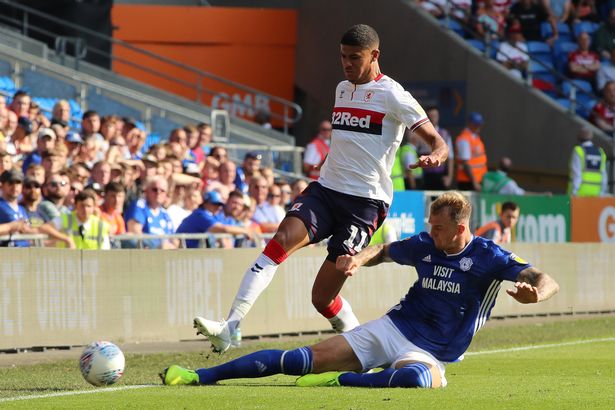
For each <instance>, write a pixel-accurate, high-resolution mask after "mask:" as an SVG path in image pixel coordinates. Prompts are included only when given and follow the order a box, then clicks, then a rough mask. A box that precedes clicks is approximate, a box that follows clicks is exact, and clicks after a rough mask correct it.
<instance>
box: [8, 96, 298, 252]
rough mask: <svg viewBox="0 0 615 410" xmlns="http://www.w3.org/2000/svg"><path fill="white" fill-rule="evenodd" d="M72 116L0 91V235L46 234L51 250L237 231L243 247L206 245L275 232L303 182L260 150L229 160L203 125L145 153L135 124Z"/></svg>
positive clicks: (157, 242) (155, 243)
mask: <svg viewBox="0 0 615 410" xmlns="http://www.w3.org/2000/svg"><path fill="white" fill-rule="evenodd" d="M71 120H72V117H71V109H70V104H69V103H68V102H67V101H64V100H60V101H58V102H57V103H56V104H55V106H54V107H53V111H52V112H51V114H50V115H48V116H46V115H44V113H42V112H41V110H40V109H39V108H38V107H37V106H36V104H34V103H33V102H32V99H31V96H30V95H28V93H27V92H24V91H21V90H20V91H17V92H16V93H15V94H14V95H13V96H12V97H8V98H7V97H5V96H1V95H0V184H1V190H0V193H1V195H0V196H1V197H0V234H4V235H7V234H8V235H11V234H15V233H20V234H45V235H47V237H48V239H47V240H46V244H45V245H47V246H58V247H70V248H80V249H101V248H102V249H104V248H109V247H111V246H114V245H115V244H116V242H114V241H112V240H111V239H112V238H113V237H114V236H116V235H123V234H135V235H138V234H155V235H164V234H174V233H233V234H243V235H244V236H245V239H244V240H243V242H242V241H241V240H227V239H224V238H223V239H220V240H219V241H217V243H212V242H208V243H207V245H208V246H224V247H233V246H245V245H246V241H247V243H248V244H252V245H254V244H255V242H254V241H252V240H253V239H254V236H255V235H256V234H259V233H263V232H272V231H275V229H276V228H277V224H279V222H280V221H281V218H282V217H283V215H284V210H285V208H286V207H288V206H289V205H290V203H291V200H292V199H293V198H294V197H296V195H298V194H299V193H300V192H301V191H302V189H303V188H304V187H305V184H306V183H305V182H304V181H302V180H298V181H295V182H294V183H293V184H292V185H291V184H290V183H289V181H286V180H282V179H276V178H275V177H274V173H273V170H272V169H271V168H267V167H263V166H262V163H261V160H262V157H261V155H260V154H259V153H258V152H249V153H247V154H246V155H245V157H244V159H243V162H242V163H241V164H235V163H234V162H232V161H231V160H230V159H229V157H228V153H227V151H226V149H225V148H224V147H222V146H215V145H213V144H212V130H211V127H210V126H209V125H208V124H198V125H187V126H185V127H183V128H177V129H174V130H173V131H172V132H171V133H170V135H169V137H168V140H166V141H164V142H160V143H158V144H154V145H151V146H150V147H149V148H148V149H147V150H145V149H144V145H145V142H146V133H145V131H144V130H143V129H142V127H140V126H139V124H138V123H137V122H136V121H135V120H133V119H131V118H127V117H121V116H116V115H109V116H101V115H99V114H98V113H97V112H96V111H95V110H88V111H86V112H84V113H83V116H82V118H81V122H80V124H79V126H78V127H76V128H75V127H73V128H71V126H70V124H71V123H72V122H73V121H71ZM203 215H206V216H207V218H201V219H199V217H202V216H203ZM187 218H192V220H198V221H200V223H194V224H193V223H186V222H184V221H185V220H187ZM205 219H206V222H203V220H205ZM214 242H216V241H214ZM142 243H143V244H144V246H145V247H151V248H165V249H169V248H176V247H178V246H179V244H180V243H179V241H177V240H174V239H160V238H157V239H147V240H144V241H143V242H142ZM30 244H31V242H30V241H28V240H19V241H17V240H7V241H4V242H3V243H0V245H4V246H29V245H30ZM137 245H138V243H137V242H136V241H131V240H122V242H121V246H122V247H131V246H137ZM189 246H195V242H190V243H189ZM196 246H198V244H196Z"/></svg>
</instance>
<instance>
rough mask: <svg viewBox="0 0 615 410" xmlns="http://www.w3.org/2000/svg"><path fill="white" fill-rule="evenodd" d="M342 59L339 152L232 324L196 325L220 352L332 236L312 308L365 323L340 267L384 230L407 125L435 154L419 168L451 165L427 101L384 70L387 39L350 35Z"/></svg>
mask: <svg viewBox="0 0 615 410" xmlns="http://www.w3.org/2000/svg"><path fill="white" fill-rule="evenodd" d="M340 56H341V62H342V67H343V70H344V75H345V77H346V81H342V82H341V83H340V84H339V85H338V86H337V89H336V91H335V107H334V110H333V116H332V121H331V123H332V125H333V133H332V137H331V149H330V152H329V155H328V156H327V159H326V161H325V163H324V165H323V166H322V168H321V171H320V178H319V179H318V181H315V182H312V183H311V184H310V185H309V186H308V187H307V188H306V189H305V190H304V191H303V193H302V194H301V195H300V196H299V197H298V198H297V199H296V200H295V202H294V203H293V205H292V207H291V209H290V210H289V211H288V213H287V215H286V218H284V220H283V221H282V223H281V224H280V226H279V228H278V231H277V232H276V234H275V235H274V237H273V239H272V240H270V241H269V242H268V243H267V246H266V247H265V249H264V251H263V253H262V254H261V255H259V256H258V258H257V259H256V261H255V262H254V263H253V264H252V265H251V266H250V267H249V268H248V270H247V271H246V273H245V275H244V278H243V280H242V282H241V285H240V287H239V291H238V292H237V295H236V296H235V300H234V301H233V304H232V307H231V310H230V312H229V316H228V318H227V320H226V321H222V322H216V321H212V320H207V319H204V318H202V317H196V318H195V319H194V326H195V327H196V328H197V330H198V332H199V333H202V334H203V335H205V336H206V337H208V338H209V340H210V341H211V342H212V347H213V349H214V351H218V352H224V351H225V350H226V349H228V347H229V346H230V335H231V334H232V333H233V332H234V330H235V329H236V328H237V326H238V325H239V322H240V321H241V320H242V319H243V318H244V317H245V315H246V314H247V313H248V311H249V310H250V308H251V307H252V304H253V303H254V302H255V301H256V299H257V298H258V296H259V295H260V294H261V293H262V292H263V291H264V290H265V288H266V287H267V286H268V285H269V283H270V282H271V279H272V278H273V276H274V274H275V271H276V270H277V267H278V266H279V264H280V263H282V262H283V261H284V260H285V259H286V258H287V257H288V256H289V255H290V254H292V253H293V252H294V251H296V250H298V249H300V248H302V247H304V246H306V245H308V244H310V243H316V242H319V241H321V240H323V239H326V238H328V237H330V239H329V242H328V247H327V249H328V255H327V258H326V260H325V261H324V263H323V264H322V266H321V268H320V270H319V272H318V274H317V276H316V279H315V281H314V285H313V288H312V304H313V305H314V307H315V308H316V309H317V310H318V311H319V312H320V313H321V314H322V315H323V316H325V317H326V318H327V319H328V320H329V321H330V323H331V325H332V327H333V328H334V329H335V330H336V331H338V332H343V331H348V330H351V329H353V328H354V327H356V326H357V325H358V324H359V321H358V320H357V318H356V316H355V315H354V313H353V312H352V308H351V307H350V304H349V303H348V302H347V301H346V300H345V299H343V298H342V297H341V296H340V295H339V292H340V289H341V288H342V286H343V284H344V281H345V280H346V276H345V275H344V273H343V272H340V271H339V270H337V269H336V267H335V261H336V259H337V257H338V256H340V255H345V254H351V255H353V254H355V253H357V252H359V251H360V250H361V249H362V248H363V247H365V246H367V244H368V243H369V241H370V238H371V235H372V234H373V233H374V232H375V230H376V229H377V228H378V227H379V226H380V225H381V224H382V221H383V220H384V218H385V217H386V214H387V211H388V207H389V204H390V203H391V200H392V198H393V187H392V185H393V184H392V182H391V178H390V175H391V168H392V166H393V161H394V157H395V152H396V151H397V148H398V147H399V144H400V142H401V139H402V137H403V134H404V130H405V128H406V127H408V128H410V129H411V130H412V131H413V132H415V133H416V134H417V135H418V136H420V137H421V138H422V139H423V140H425V142H427V144H429V146H430V147H431V148H432V152H431V154H429V155H423V156H421V157H419V159H418V161H417V163H416V164H414V165H413V166H414V167H434V166H439V165H441V164H443V163H444V161H446V158H447V155H448V147H447V145H446V143H445V142H444V140H443V139H442V137H441V136H440V135H439V134H438V132H437V131H436V130H435V129H434V127H433V125H432V124H431V123H430V122H429V120H428V119H427V116H426V114H425V111H424V110H423V108H422V107H421V106H420V105H419V103H418V102H417V101H416V100H415V99H414V98H413V97H412V95H410V93H409V92H407V91H404V89H403V87H401V85H399V84H398V83H397V82H395V81H394V80H393V79H391V78H389V77H387V76H385V75H383V74H382V73H381V72H380V67H379V65H378V58H379V56H380V51H379V39H378V34H377V33H376V31H375V30H374V29H373V28H371V27H369V26H367V25H364V24H358V25H355V26H353V27H351V28H350V29H349V30H348V31H346V33H345V34H344V35H343V36H342V40H341V45H340Z"/></svg>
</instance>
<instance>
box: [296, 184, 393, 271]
mask: <svg viewBox="0 0 615 410" xmlns="http://www.w3.org/2000/svg"><path fill="white" fill-rule="evenodd" d="M388 211H389V205H388V204H387V203H386V202H384V201H380V200H377V199H370V198H363V197H360V196H354V195H348V194H342V193H341V192H337V191H334V190H332V189H329V188H325V187H323V186H322V185H320V184H319V183H318V182H312V183H310V185H308V187H307V188H305V190H304V191H303V192H302V193H301V195H299V196H298V197H297V199H295V202H293V205H292V206H291V207H290V210H289V211H288V213H287V214H286V216H293V217H296V218H299V219H301V220H302V221H303V224H304V225H305V227H306V229H307V231H308V235H309V237H310V243H317V242H320V241H322V240H323V239H326V238H328V237H329V236H331V239H329V244H328V246H327V251H328V252H329V254H328V255H327V259H328V260H330V261H332V262H335V260H336V259H337V257H338V256H340V255H346V254H348V255H354V254H356V253H357V252H359V251H360V250H361V249H363V248H364V247H366V246H367V244H369V241H370V239H371V238H372V235H373V234H374V232H376V230H377V229H378V228H379V227H380V225H382V222H383V221H384V218H386V216H387V212H388Z"/></svg>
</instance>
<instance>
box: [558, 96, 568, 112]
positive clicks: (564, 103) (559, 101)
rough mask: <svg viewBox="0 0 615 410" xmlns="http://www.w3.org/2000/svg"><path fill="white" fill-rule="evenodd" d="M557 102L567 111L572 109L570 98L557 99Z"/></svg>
mask: <svg viewBox="0 0 615 410" xmlns="http://www.w3.org/2000/svg"><path fill="white" fill-rule="evenodd" d="M555 101H557V103H558V104H559V105H561V106H562V107H564V108H565V109H567V110H569V109H570V101H569V100H568V98H557V99H556V100H555Z"/></svg>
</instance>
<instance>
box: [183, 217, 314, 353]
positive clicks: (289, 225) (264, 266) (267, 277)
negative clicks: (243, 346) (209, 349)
mask: <svg viewBox="0 0 615 410" xmlns="http://www.w3.org/2000/svg"><path fill="white" fill-rule="evenodd" d="M308 243H309V237H308V232H307V229H306V228H305V225H304V224H303V222H302V221H301V220H300V219H298V218H295V217H287V218H284V220H283V221H282V223H281V224H280V227H279V228H278V231H277V232H276V234H275V236H274V237H273V239H271V240H270V241H269V242H268V243H267V246H265V249H264V250H263V253H261V254H260V255H259V256H258V258H256V261H255V262H254V263H253V264H252V265H251V266H250V267H249V268H248V270H246V272H245V273H244V276H243V279H242V281H241V284H240V285H239V290H238V291H237V294H236V295H235V299H234V300H233V304H232V306H231V310H230V312H229V314H228V318H227V320H226V322H216V321H212V320H207V319H204V318H201V317H196V318H195V319H194V327H196V328H197V329H198V332H199V333H202V334H203V335H204V336H206V337H207V338H209V340H210V341H211V343H212V345H213V348H214V350H215V351H218V352H224V351H226V350H227V349H228V348H229V346H230V344H231V339H230V335H231V334H232V333H233V331H234V330H235V328H236V327H237V326H238V325H239V322H240V321H241V319H243V318H244V317H245V316H246V315H247V314H248V312H249V311H250V309H251V308H252V305H253V304H254V302H256V299H258V297H259V296H260V294H261V293H263V291H264V290H265V289H266V288H267V286H269V283H271V280H272V279H273V276H274V275H275V272H276V271H277V269H278V266H279V265H280V264H281V263H282V262H284V261H285V260H286V258H287V257H288V256H289V255H290V254H292V253H293V252H294V251H296V250H297V249H300V248H302V247H304V246H305V245H307V244H308Z"/></svg>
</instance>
